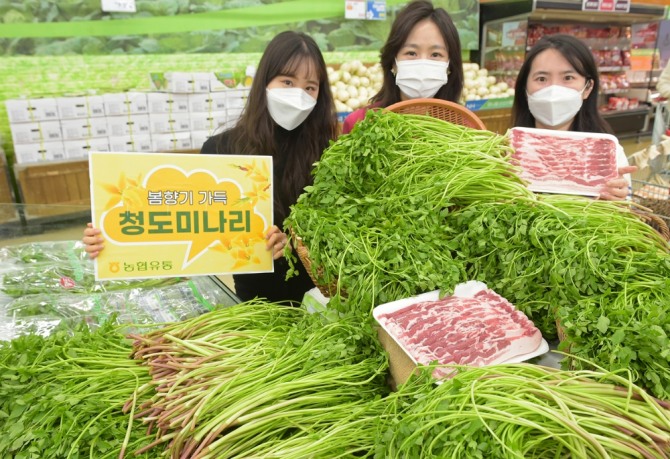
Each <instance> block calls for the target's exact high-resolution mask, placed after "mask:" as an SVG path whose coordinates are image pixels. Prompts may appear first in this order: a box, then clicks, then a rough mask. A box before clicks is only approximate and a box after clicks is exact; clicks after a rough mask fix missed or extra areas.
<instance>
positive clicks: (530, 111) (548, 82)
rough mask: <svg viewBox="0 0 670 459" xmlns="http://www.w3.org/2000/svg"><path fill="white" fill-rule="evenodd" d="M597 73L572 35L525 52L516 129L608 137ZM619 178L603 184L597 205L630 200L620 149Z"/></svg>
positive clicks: (629, 169) (543, 41) (516, 96)
mask: <svg viewBox="0 0 670 459" xmlns="http://www.w3.org/2000/svg"><path fill="white" fill-rule="evenodd" d="M599 86H600V83H599V76H598V67H597V66H596V62H595V60H594V58H593V54H591V51H590V50H589V48H588V47H587V46H586V45H585V44H584V43H583V42H582V41H580V40H579V39H577V38H575V37H573V36H571V35H548V36H545V37H543V38H542V39H541V40H539V41H538V42H537V43H536V44H535V46H533V48H532V49H531V50H530V51H529V52H528V54H527V55H526V59H525V61H524V63H523V65H522V66H521V69H520V70H519V75H518V76H517V80H516V87H515V94H514V103H513V106H512V120H513V123H514V126H520V127H532V128H539V129H555V130H562V131H578V132H595V133H608V134H611V133H612V130H611V128H610V126H609V124H607V121H605V119H603V117H602V116H601V115H600V112H599V111H598V90H599ZM617 165H618V166H619V178H617V179H614V180H611V181H610V182H608V183H607V188H606V190H605V191H603V192H602V193H601V195H600V198H601V199H608V200H622V199H626V197H627V196H628V189H629V184H630V176H629V174H631V173H632V172H635V170H636V169H637V168H636V167H634V166H629V165H628V160H627V159H626V155H625V153H624V151H623V148H622V147H621V145H619V146H618V149H617Z"/></svg>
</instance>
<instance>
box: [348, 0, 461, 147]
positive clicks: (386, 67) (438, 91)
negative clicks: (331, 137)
mask: <svg viewBox="0 0 670 459" xmlns="http://www.w3.org/2000/svg"><path fill="white" fill-rule="evenodd" d="M381 66H382V70H383V72H384V82H383V84H382V88H381V89H380V90H379V92H378V93H377V94H375V95H374V96H373V97H372V98H371V99H370V105H369V106H368V107H365V108H362V109H359V110H356V111H354V112H352V113H350V114H349V115H348V116H347V118H346V119H345V120H344V123H343V125H342V133H343V134H347V133H348V132H350V131H351V129H352V128H353V127H354V125H355V124H356V123H357V122H358V121H360V120H361V119H363V118H364V117H365V112H366V111H367V110H368V109H369V108H375V107H388V106H389V105H393V104H395V103H397V102H400V101H403V100H409V99H416V98H421V97H434V98H436V99H442V100H448V101H451V102H458V101H459V100H460V97H461V92H462V91H463V60H462V58H461V42H460V39H459V37H458V30H457V29H456V26H455V25H454V23H453V21H452V20H451V17H450V16H449V14H448V13H447V12H446V11H445V10H444V9H442V8H435V7H433V4H432V3H431V2H429V1H424V0H415V1H413V2H410V3H409V4H407V6H405V8H403V9H402V10H401V11H400V12H399V13H398V15H397V16H396V18H395V21H393V24H392V25H391V31H390V32H389V36H388V39H387V40H386V43H385V44H384V46H383V48H382V50H381Z"/></svg>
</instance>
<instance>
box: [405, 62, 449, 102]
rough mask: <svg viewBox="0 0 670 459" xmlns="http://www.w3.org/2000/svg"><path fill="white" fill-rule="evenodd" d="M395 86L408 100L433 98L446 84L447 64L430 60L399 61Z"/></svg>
mask: <svg viewBox="0 0 670 459" xmlns="http://www.w3.org/2000/svg"><path fill="white" fill-rule="evenodd" d="M395 65H396V68H397V71H396V76H395V84H397V85H398V88H400V91H402V93H403V94H405V95H406V96H407V97H409V98H410V99H417V98H419V97H433V96H434V95H435V94H437V91H439V90H440V88H441V87H442V86H444V85H445V84H447V68H448V67H449V62H444V61H433V60H430V59H412V60H405V61H399V60H397V59H396V61H395Z"/></svg>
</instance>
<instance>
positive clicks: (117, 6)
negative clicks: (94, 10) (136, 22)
mask: <svg viewBox="0 0 670 459" xmlns="http://www.w3.org/2000/svg"><path fill="white" fill-rule="evenodd" d="M101 6H102V11H104V12H106V13H135V12H136V11H137V10H136V9H135V0H101Z"/></svg>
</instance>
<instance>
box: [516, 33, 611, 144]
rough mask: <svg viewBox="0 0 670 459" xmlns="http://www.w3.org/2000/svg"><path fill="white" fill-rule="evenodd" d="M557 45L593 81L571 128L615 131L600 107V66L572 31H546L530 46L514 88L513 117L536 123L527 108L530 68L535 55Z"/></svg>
mask: <svg viewBox="0 0 670 459" xmlns="http://www.w3.org/2000/svg"><path fill="white" fill-rule="evenodd" d="M548 49H555V50H557V51H558V52H560V53H561V54H562V55H563V57H565V59H566V60H567V61H568V62H569V63H570V65H572V67H573V68H574V69H575V70H576V71H577V73H579V74H580V75H581V76H583V77H584V78H586V81H587V83H589V84H590V85H591V88H592V89H591V93H590V94H589V96H588V97H587V98H586V99H585V100H584V101H583V102H582V107H581V108H580V109H579V112H577V115H575V119H574V120H573V122H572V125H571V126H570V130H571V131H578V132H597V133H607V134H611V133H612V128H611V127H610V125H609V124H608V123H607V121H605V119H604V118H603V117H602V116H601V115H600V112H599V111H598V94H599V91H600V78H599V76H598V67H597V65H596V61H595V59H594V58H593V54H591V51H590V50H589V48H588V47H587V46H586V45H585V44H584V43H583V42H582V41H581V40H579V39H578V38H575V37H573V36H572V35H563V34H557V35H545V36H544V37H542V38H541V39H540V40H539V41H538V42H537V43H536V44H535V46H533V47H532V48H531V50H530V51H529V52H528V54H527V55H526V59H525V61H524V63H523V65H522V66H521V69H520V70H519V74H518V76H517V78H516V84H515V88H514V103H513V104H512V120H513V122H514V126H519V127H535V117H534V116H533V115H532V113H530V110H529V108H528V94H527V90H526V85H527V83H528V76H529V75H530V68H531V66H532V65H533V61H534V60H535V58H536V57H537V56H538V55H539V54H540V53H541V52H543V51H546V50H548Z"/></svg>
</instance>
